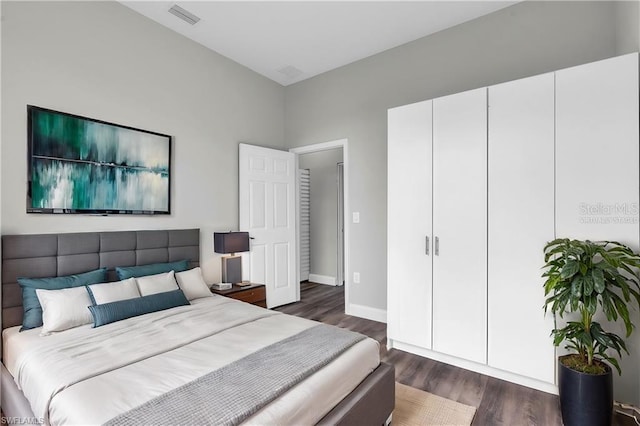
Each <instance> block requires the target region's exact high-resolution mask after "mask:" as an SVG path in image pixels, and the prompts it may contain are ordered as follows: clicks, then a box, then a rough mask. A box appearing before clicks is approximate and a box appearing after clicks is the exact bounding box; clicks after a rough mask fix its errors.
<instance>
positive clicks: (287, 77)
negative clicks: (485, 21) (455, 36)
mask: <svg viewBox="0 0 640 426" xmlns="http://www.w3.org/2000/svg"><path fill="white" fill-rule="evenodd" d="M120 2H121V3H122V4H124V5H125V6H128V7H130V8H131V9H133V10H135V11H137V12H139V13H141V14H142V15H145V16H147V17H149V18H151V19H153V20H154V21H156V22H158V23H160V24H162V25H164V26H166V27H168V28H170V29H172V30H174V31H176V32H178V33H180V34H182V35H184V36H186V37H188V38H190V39H192V40H195V41H197V42H198V43H200V44H202V45H204V46H206V47H208V48H210V49H211V50H214V51H216V52H218V53H220V54H221V55H224V56H226V57H228V58H230V59H232V60H234V61H236V62H238V63H240V64H242V65H244V66H246V67H248V68H250V69H252V70H254V71H256V72H258V73H260V74H262V75H264V76H265V77H267V78H270V79H271V80H274V81H276V82H278V83H280V84H282V85H284V86H286V85H289V84H292V83H296V82H298V81H301V80H304V79H307V78H310V77H313V76H315V75H318V74H321V73H323V72H326V71H329V70H332V69H335V68H338V67H340V66H343V65H346V64H348V63H351V62H354V61H357V60H359V59H362V58H366V57H368V56H371V55H375V54H376V53H380V52H382V51H384V50H387V49H390V48H392V47H396V46H399V45H401V44H404V43H407V42H409V41H412V40H416V39H418V38H421V37H424V36H427V35H429V34H433V33H435V32H437V31H441V30H443V29H445V28H449V27H452V26H454V25H458V24H460V23H463V22H466V21H469V20H471V19H475V18H477V17H479V16H482V15H486V14H489V13H491V12H494V11H496V10H498V9H502V8H504V7H507V6H510V5H512V4H514V3H517V1H484V0H475V1H450V0H449V1H407V2H405V1H349V2H347V1H313V2H311V1H278V2H276V1H251V2H249V1H178V2H176V1H120ZM176 3H177V4H178V5H179V6H180V7H182V8H184V9H186V10H187V11H189V12H191V13H193V14H194V15H197V16H198V17H199V18H201V20H200V21H199V22H198V23H197V24H195V25H193V26H192V25H190V24H187V23H186V22H184V21H182V20H181V19H179V18H177V17H176V16H174V15H172V14H170V13H168V10H169V8H170V7H171V6H173V5H174V4H176Z"/></svg>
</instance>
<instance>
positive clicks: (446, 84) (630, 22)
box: [285, 1, 640, 403]
mask: <svg viewBox="0 0 640 426" xmlns="http://www.w3.org/2000/svg"><path fill="white" fill-rule="evenodd" d="M637 8H638V5H637V3H636V4H633V3H632V4H628V3H627V2H622V3H616V2H591V1H587V2H574V1H568V2H558V1H542V2H532V1H526V2H523V3H518V4H516V5H514V6H511V7H509V8H506V9H503V10H500V11H498V12H495V13H493V14H491V15H488V16H485V17H481V18H479V19H476V20H473V21H470V22H467V23H465V24H462V25H459V26H457V27H454V28H450V29H448V30H445V31H442V32H439V33H436V34H434V35H432V36H429V37H425V38H422V39H419V40H417V41H414V42H411V43H408V44H405V45H403V46H400V47H397V48H394V49H391V50H388V51H386V52H383V53H381V54H378V55H375V56H373V57H370V58H366V59H363V60H361V61H358V62H355V63H353V64H350V65H347V66H345V67H342V68H339V69H337V70H334V71H331V72H327V73H325V74H322V75H319V76H317V77H315V78H312V79H310V80H306V81H303V82H300V83H297V84H295V85H292V86H288V87H286V88H285V95H286V96H285V103H286V104H285V138H286V142H287V144H288V145H290V146H303V145H309V144H313V143H319V142H324V141H330V140H337V139H342V138H347V139H348V140H349V148H348V149H349V152H348V158H349V168H350V170H349V179H350V183H349V185H350V187H349V192H350V198H351V201H350V202H351V205H350V210H351V211H352V212H353V211H358V212H360V223H359V224H352V225H351V235H350V240H349V241H347V245H348V247H349V251H350V268H351V271H352V272H360V274H361V284H348V285H350V303H352V304H356V305H363V306H367V307H370V308H374V309H379V310H385V309H386V275H387V270H386V220H387V216H386V201H387V200H386V197H387V194H386V168H387V164H386V161H387V155H386V152H387V146H386V131H387V128H386V114H387V109H388V108H391V107H395V106H399V105H404V104H408V103H412V102H417V101H422V100H426V99H432V98H436V97H439V96H443V95H447V94H452V93H457V92H462V91H464V90H468V89H473V88H478V87H483V86H487V85H491V84H496V83H500V82H505V81H510V80H515V79H518V78H522V77H527V76H532V75H537V74H541V73H544V72H549V71H553V70H557V69H562V68H566V67H569V66H574V65H578V64H583V63H587V62H592V61H596V60H600V59H604V58H608V57H611V56H615V55H618V54H623V53H629V52H632V51H637V50H638V46H639V43H640V40H639V36H638V11H637ZM408 184H411V183H410V182H408ZM348 216H350V214H348ZM346 279H347V280H348V281H351V279H352V277H346ZM541 315H542V311H541ZM637 342H638V339H637V337H636V338H634V339H633V340H632V341H631V342H630V343H631V345H632V346H633V349H632V351H633V354H632V356H631V357H628V358H627V359H626V360H625V361H624V367H623V368H627V367H630V368H629V369H627V370H626V371H627V372H626V375H624V376H623V377H622V379H619V378H617V375H616V379H615V380H616V382H617V383H616V397H619V398H622V399H624V400H627V401H632V402H635V403H638V402H640V397H639V394H640V392H639V383H638V379H637V377H638V375H637V371H638V368H637V365H638V364H640V362H639V361H640V357H639V354H638V353H639V350H640V344H638V343H637ZM634 364H636V366H635V367H634V366H633V365H634ZM623 374H624V373H623Z"/></svg>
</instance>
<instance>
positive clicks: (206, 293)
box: [176, 267, 213, 301]
mask: <svg viewBox="0 0 640 426" xmlns="http://www.w3.org/2000/svg"><path fill="white" fill-rule="evenodd" d="M176 280H177V281H178V286H179V287H180V290H182V291H183V292H184V295H185V296H187V299H188V300H189V301H191V300H193V299H198V298H200V297H211V296H213V295H212V294H211V290H209V286H208V285H207V283H205V282H204V279H203V278H202V271H201V270H200V267H197V268H193V269H190V270H188V271H184V272H177V273H176Z"/></svg>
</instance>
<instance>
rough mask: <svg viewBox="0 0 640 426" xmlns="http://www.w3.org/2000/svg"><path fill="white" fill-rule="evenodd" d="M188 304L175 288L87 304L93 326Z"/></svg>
mask: <svg viewBox="0 0 640 426" xmlns="http://www.w3.org/2000/svg"><path fill="white" fill-rule="evenodd" d="M189 304H190V303H189V301H188V300H187V298H186V297H185V295H184V293H183V292H182V290H175V291H168V292H165V293H158V294H152V295H150V296H143V297H138V298H136V299H128V300H120V301H118V302H111V303H105V304H104V305H95V306H89V310H90V311H91V315H92V316H93V326H94V327H100V326H101V325H105V324H109V323H112V322H116V321H120V320H123V319H127V318H131V317H135V316H138V315H144V314H148V313H151V312H156V311H163V310H165V309H170V308H175V307H176V306H184V305H189Z"/></svg>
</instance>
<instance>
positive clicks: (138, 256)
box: [2, 229, 200, 329]
mask: <svg viewBox="0 0 640 426" xmlns="http://www.w3.org/2000/svg"><path fill="white" fill-rule="evenodd" d="M183 259H187V260H189V261H190V263H191V266H192V267H195V266H198V265H199V262H200V230H199V229H175V230H166V231H165V230H160V231H121V232H85V233H74V234H38V235H3V236H2V329H5V328H7V327H13V326H15V325H20V324H22V291H21V290H20V286H19V285H18V282H17V278H18V277H29V278H43V277H59V276H63V275H70V274H77V273H80V272H86V271H91V270H94V269H98V268H108V279H109V281H116V280H117V277H116V274H115V270H114V268H115V267H116V266H134V265H146V264H149V263H161V262H174V261H178V260H183Z"/></svg>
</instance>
